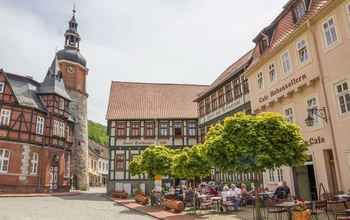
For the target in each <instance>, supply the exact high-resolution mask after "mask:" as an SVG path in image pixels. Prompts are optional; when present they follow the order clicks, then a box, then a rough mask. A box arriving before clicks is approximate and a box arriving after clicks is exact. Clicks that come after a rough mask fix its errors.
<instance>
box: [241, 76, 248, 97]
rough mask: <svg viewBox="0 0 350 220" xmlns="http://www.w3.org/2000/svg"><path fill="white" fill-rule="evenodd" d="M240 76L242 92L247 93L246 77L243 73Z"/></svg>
mask: <svg viewBox="0 0 350 220" xmlns="http://www.w3.org/2000/svg"><path fill="white" fill-rule="evenodd" d="M241 78H242V79H241V82H242V88H243V94H244V95H245V94H248V93H249V86H248V79H247V78H246V77H245V76H244V75H242V76H241Z"/></svg>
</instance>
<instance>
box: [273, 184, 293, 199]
mask: <svg viewBox="0 0 350 220" xmlns="http://www.w3.org/2000/svg"><path fill="white" fill-rule="evenodd" d="M289 195H290V189H289V187H288V186H287V182H286V181H283V182H282V183H281V184H280V185H279V186H278V187H277V189H276V190H275V192H274V194H273V198H275V199H288V198H289Z"/></svg>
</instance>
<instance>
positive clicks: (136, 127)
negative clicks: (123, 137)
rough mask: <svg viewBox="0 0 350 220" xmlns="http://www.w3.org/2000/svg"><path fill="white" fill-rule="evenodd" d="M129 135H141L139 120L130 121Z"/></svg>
mask: <svg viewBox="0 0 350 220" xmlns="http://www.w3.org/2000/svg"><path fill="white" fill-rule="evenodd" d="M130 136H131V137H140V136H141V128H140V122H139V121H132V122H131V132H130Z"/></svg>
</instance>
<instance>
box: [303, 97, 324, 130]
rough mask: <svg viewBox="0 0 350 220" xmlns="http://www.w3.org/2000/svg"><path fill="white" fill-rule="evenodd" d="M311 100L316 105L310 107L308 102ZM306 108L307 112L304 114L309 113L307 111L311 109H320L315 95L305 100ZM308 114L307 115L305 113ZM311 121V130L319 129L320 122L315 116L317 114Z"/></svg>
mask: <svg viewBox="0 0 350 220" xmlns="http://www.w3.org/2000/svg"><path fill="white" fill-rule="evenodd" d="M311 99H314V100H315V103H316V105H315V106H313V107H311V108H310V106H309V101H310V100H311ZM305 103H306V108H307V111H306V112H309V109H313V108H319V107H320V103H319V99H318V97H317V96H316V95H312V96H309V97H307V98H306V101H305ZM307 114H308V113H307ZM313 119H314V123H313V125H312V126H311V128H319V127H320V126H321V125H322V121H321V119H320V118H319V116H317V114H316V113H315V114H314V116H313Z"/></svg>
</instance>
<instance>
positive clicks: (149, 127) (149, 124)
mask: <svg viewBox="0 0 350 220" xmlns="http://www.w3.org/2000/svg"><path fill="white" fill-rule="evenodd" d="M144 128H145V137H154V121H145V127H144Z"/></svg>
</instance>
